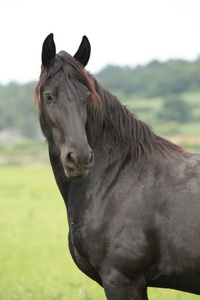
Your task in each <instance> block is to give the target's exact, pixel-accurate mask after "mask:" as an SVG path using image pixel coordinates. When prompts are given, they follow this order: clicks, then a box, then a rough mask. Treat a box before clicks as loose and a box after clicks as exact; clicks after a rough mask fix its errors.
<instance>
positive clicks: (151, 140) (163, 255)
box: [35, 34, 200, 300]
mask: <svg viewBox="0 0 200 300" xmlns="http://www.w3.org/2000/svg"><path fill="white" fill-rule="evenodd" d="M89 56H90V44H89V41H88V39H87V38H86V37H85V36H84V37H83V39H82V42H81V44H80V46H79V49H78V51H77V52H76V54H75V55H74V57H72V56H70V55H69V54H68V53H66V52H65V51H61V52H59V53H58V54H56V49H55V43H54V40H53V34H50V35H49V36H47V38H46V39H45V41H44V44H43V49H42V70H41V75H40V80H39V82H38V84H37V87H36V94H35V101H36V105H37V106H38V110H39V117H40V124H41V128H42V131H43V133H44V135H45V137H46V139H47V142H48V147H49V156H50V161H51V165H52V169H53V172H54V175H55V179H56V182H57V185H58V187H59V190H60V192H61V194H62V196H63V199H64V201H65V204H66V207H67V213H68V222H69V249H70V252H71V255H72V257H73V259H74V261H75V263H76V264H77V266H78V267H79V268H80V269H81V271H83V272H84V273H85V274H86V275H87V276H89V277H90V278H92V279H93V280H95V281H97V282H98V283H99V284H100V285H101V286H103V288H104V290H105V294H106V297H107V299H109V300H131V299H134V300H140V299H141V300H146V299H148V297H147V287H148V286H151V287H163V288H172V289H177V290H181V291H186V292H190V293H196V294H200V196H199V191H200V155H197V154H191V153H188V152H187V151H185V150H184V149H182V148H181V147H179V146H177V145H175V144H173V143H171V142H170V141H168V140H166V139H163V138H161V137H159V136H157V135H156V134H155V133H154V132H153V131H152V129H151V128H150V127H149V126H148V125H147V124H145V123H144V122H142V121H140V120H138V119H137V118H136V116H135V115H134V114H132V113H131V112H130V111H129V110H128V109H127V107H125V106H123V105H122V104H121V103H120V102H119V100H118V99H117V98H116V97H115V96H113V95H112V94H110V93H109V92H108V91H106V90H105V89H103V88H102V87H101V85H100V84H99V83H98V81H97V80H96V79H95V78H94V77H93V76H92V75H91V74H90V73H88V72H87V71H86V70H85V69H84V67H85V66H86V64H87V62H88V60H89Z"/></svg>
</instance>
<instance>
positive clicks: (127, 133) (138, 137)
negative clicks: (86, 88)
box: [87, 75, 185, 165]
mask: <svg viewBox="0 0 200 300" xmlns="http://www.w3.org/2000/svg"><path fill="white" fill-rule="evenodd" d="M89 76H90V78H92V80H93V82H94V85H95V90H96V92H97V94H98V95H99V97H100V99H101V104H98V105H93V104H91V103H89V104H88V122H87V129H88V130H87V131H88V134H89V136H90V138H91V139H94V140H95V136H100V135H101V136H102V137H103V139H104V143H107V144H108V143H109V145H110V148H111V151H113V152H114V150H115V149H117V148H118V149H120V151H121V158H122V160H124V159H126V158H127V156H128V157H129V158H133V159H138V160H139V162H141V158H142V156H145V158H146V159H147V161H148V162H149V161H150V159H152V160H153V163H154V165H155V163H156V162H155V161H156V159H155V150H156V149H157V150H158V151H160V152H161V153H162V154H164V153H171V152H172V151H178V152H184V151H185V150H184V149H183V148H182V147H180V146H177V145H176V144H174V143H172V142H170V141H169V140H167V139H164V138H162V137H160V136H158V135H156V134H155V133H154V132H153V130H152V129H151V127H150V126H149V125H148V124H146V123H145V122H143V121H141V120H139V119H138V118H137V117H136V115H135V114H134V113H132V112H131V111H130V110H129V109H128V108H127V107H126V106H124V105H123V104H122V103H121V102H120V101H119V100H118V98H117V97H115V96H114V95H112V94H111V93H110V92H109V91H107V90H106V89H104V88H103V87H102V86H101V84H100V83H99V82H98V81H97V80H96V78H95V77H93V76H92V75H89ZM108 141H109V142H108Z"/></svg>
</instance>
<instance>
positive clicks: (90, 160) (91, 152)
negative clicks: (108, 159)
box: [89, 151, 94, 165]
mask: <svg viewBox="0 0 200 300" xmlns="http://www.w3.org/2000/svg"><path fill="white" fill-rule="evenodd" d="M93 163H94V153H93V151H90V157H89V164H90V165H93Z"/></svg>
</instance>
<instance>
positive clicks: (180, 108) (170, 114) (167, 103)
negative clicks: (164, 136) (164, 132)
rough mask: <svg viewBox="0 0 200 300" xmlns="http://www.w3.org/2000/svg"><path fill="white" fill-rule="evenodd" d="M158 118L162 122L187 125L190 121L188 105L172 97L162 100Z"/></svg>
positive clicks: (190, 114) (178, 98) (190, 113)
mask: <svg viewBox="0 0 200 300" xmlns="http://www.w3.org/2000/svg"><path fill="white" fill-rule="evenodd" d="M158 117H159V118H160V119H161V120H164V121H174V122H179V123H187V122H189V121H191V119H192V110H191V107H190V105H189V104H188V103H186V102H185V101H183V100H182V99H181V98H180V97H177V96H176V95H173V96H170V97H166V98H164V100H163V105H162V108H161V110H160V112H158Z"/></svg>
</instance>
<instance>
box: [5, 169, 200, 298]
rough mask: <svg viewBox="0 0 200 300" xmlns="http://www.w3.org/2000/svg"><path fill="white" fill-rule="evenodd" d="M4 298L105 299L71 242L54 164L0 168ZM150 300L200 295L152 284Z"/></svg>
mask: <svg viewBox="0 0 200 300" xmlns="http://www.w3.org/2000/svg"><path fill="white" fill-rule="evenodd" d="M0 208H1V210H0V214H1V216H0V228H1V234H0V245H1V248H0V299H1V300H29V299H32V300H76V299H83V298H84V299H85V300H92V299H95V300H105V299H106V298H105V295H104V292H103V289H102V288H101V287H99V286H98V284H96V283H95V282H93V281H92V280H90V279H89V278H87V277H86V276H85V275H84V274H82V273H81V272H80V271H79V270H78V269H77V267H76V265H75V264H74V262H73V261H72V259H71V256H70V254H69V251H68V245H67V234H68V228H67V218H66V211H65V206H64V203H63V200H62V199H61V196H60V194H59V192H58V189H57V187H56V185H55V182H54V178H53V175H52V171H51V169H50V167H47V166H43V167H37V168H36V167H26V166H7V167H0ZM149 295H150V297H149V298H150V300H154V299H155V300H156V299H160V300H162V299H163V300H164V299H170V300H179V299H181V300H195V299H197V297H198V296H194V295H190V294H185V293H181V292H175V291H168V290H164V289H149Z"/></svg>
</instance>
